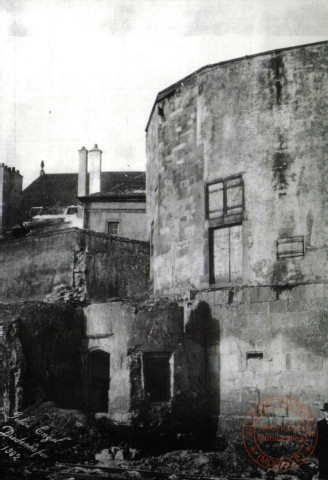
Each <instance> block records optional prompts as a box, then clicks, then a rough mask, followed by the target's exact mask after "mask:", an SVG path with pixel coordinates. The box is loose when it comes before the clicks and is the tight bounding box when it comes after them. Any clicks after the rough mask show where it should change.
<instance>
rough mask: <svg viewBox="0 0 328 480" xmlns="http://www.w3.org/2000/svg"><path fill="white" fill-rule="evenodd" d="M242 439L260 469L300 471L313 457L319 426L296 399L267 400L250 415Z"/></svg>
mask: <svg viewBox="0 0 328 480" xmlns="http://www.w3.org/2000/svg"><path fill="white" fill-rule="evenodd" d="M242 436H243V442H244V446H245V449H246V452H247V453H248V455H249V456H250V457H251V459H252V460H254V462H256V463H257V464H258V465H259V466H260V467H262V468H266V469H268V470H273V471H276V472H286V471H288V470H292V469H294V468H298V467H300V466H301V465H302V464H303V463H305V462H306V461H307V460H308V458H310V457H311V455H312V454H313V452H314V449H315V447H316V443H317V437H318V431H317V422H316V419H315V417H314V415H313V414H312V412H311V411H310V409H309V408H308V407H307V406H306V405H305V404H304V403H302V402H300V401H299V400H297V399H296V398H292V397H287V396H273V397H267V398H265V399H263V400H261V401H260V402H258V403H257V404H256V405H254V407H252V408H251V409H250V410H249V412H248V413H247V415H246V417H245V420H244V423H243V428H242Z"/></svg>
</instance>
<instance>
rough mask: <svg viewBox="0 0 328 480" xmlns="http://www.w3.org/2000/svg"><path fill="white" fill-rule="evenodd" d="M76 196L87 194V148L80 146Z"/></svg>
mask: <svg viewBox="0 0 328 480" xmlns="http://www.w3.org/2000/svg"><path fill="white" fill-rule="evenodd" d="M77 195H78V197H84V196H85V195H88V150H86V149H85V147H82V148H81V150H79V177H78V187H77Z"/></svg>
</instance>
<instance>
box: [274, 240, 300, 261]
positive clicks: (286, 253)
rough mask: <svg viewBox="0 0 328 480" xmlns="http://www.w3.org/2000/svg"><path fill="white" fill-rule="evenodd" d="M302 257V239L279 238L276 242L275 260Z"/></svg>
mask: <svg viewBox="0 0 328 480" xmlns="http://www.w3.org/2000/svg"><path fill="white" fill-rule="evenodd" d="M303 255H304V237H286V238H279V239H278V241H277V258H278V259H280V258H286V257H301V256H303Z"/></svg>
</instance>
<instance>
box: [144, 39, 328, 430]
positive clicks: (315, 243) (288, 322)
mask: <svg viewBox="0 0 328 480" xmlns="http://www.w3.org/2000/svg"><path fill="white" fill-rule="evenodd" d="M327 49H328V44H327V42H325V43H320V44H314V45H309V46H303V47H296V48H291V49H286V50H282V51H275V52H271V53H270V52H269V53H265V54H261V55H257V56H254V57H251V58H244V59H240V60H236V61H231V62H223V63H222V64H217V65H213V66H209V67H205V68H204V69H202V70H201V71H199V72H198V73H195V74H193V75H191V76H189V77H187V78H185V79H183V80H182V81H181V82H178V83H177V84H175V85H173V86H172V87H169V88H168V89H167V90H166V91H163V92H161V93H160V94H159V96H158V99H157V105H156V106H155V107H156V108H155V109H154V110H153V113H152V115H151V118H150V122H149V125H148V131H147V179H148V186H147V208H148V215H149V226H148V228H149V231H151V230H152V231H153V239H154V242H153V249H152V250H153V254H152V256H151V281H152V286H153V290H154V294H155V295H156V296H162V295H169V296H170V297H171V298H175V297H180V298H184V297H186V298H189V300H188V301H191V302H192V299H193V298H196V299H203V300H204V301H205V302H206V303H207V305H208V306H209V308H210V311H211V315H212V318H213V321H214V323H215V322H216V328H215V330H216V331H217V335H219V338H220V339H219V340H218V341H216V342H214V344H213V345H212V346H210V347H209V348H208V349H207V354H208V355H207V362H208V380H209V388H210V394H209V398H210V399H211V411H212V413H213V414H216V415H219V416H220V421H221V424H220V425H221V429H222V431H227V430H229V428H230V427H231V428H234V427H233V425H232V423H233V422H234V419H236V422H237V423H236V424H238V428H239V427H240V418H242V415H244V414H245V413H246V411H247V408H248V407H250V406H251V405H254V403H257V401H259V400H260V399H263V398H264V397H265V396H269V395H275V394H279V395H292V396H295V397H297V398H299V399H300V400H302V401H304V402H305V403H307V404H308V405H309V407H310V408H312V409H313V411H314V413H315V415H319V410H318V408H319V405H322V403H323V401H324V400H325V395H326V392H327V378H326V374H325V372H326V370H327V318H326V316H325V300H326V299H327V292H326V291H325V290H324V288H325V286H324V282H326V268H327V260H326V246H327V245H326V243H327V242H326V238H327V237H326V231H325V225H326V220H325V212H326V207H325V203H326V201H327V192H326V190H325V179H326V176H327V167H326V166H327V165H328V162H327V157H326V152H327V150H326V148H325V146H326V144H327V128H326V125H327V120H326V108H327V94H328V91H327V88H326V84H327V69H326V58H327ZM236 175H240V176H241V177H242V179H243V184H244V206H243V212H242V215H241V218H239V219H238V220H236V222H237V223H240V224H241V229H242V260H241V262H240V270H241V279H240V280H238V281H231V282H228V281H222V283H211V278H210V258H211V253H210V250H211V244H210V229H211V227H213V223H212V224H211V222H210V221H209V220H208V219H207V205H206V189H205V187H206V184H207V183H208V182H212V181H214V180H217V179H226V178H227V177H231V176H236ZM298 236H299V237H303V238H304V246H305V252H304V255H303V256H295V257H290V258H288V257H286V258H280V259H278V256H277V240H278V239H279V238H285V237H298ZM226 255H227V251H226V250H222V252H221V258H222V259H224V258H225V257H226ZM218 256H219V255H218ZM190 299H191V300H190ZM188 301H187V303H188ZM188 308H189V307H188V305H187V306H186V311H188ZM252 354H253V356H252ZM261 354H263V357H262V358H261ZM248 356H249V358H248ZM237 417H239V418H237ZM229 422H230V424H229Z"/></svg>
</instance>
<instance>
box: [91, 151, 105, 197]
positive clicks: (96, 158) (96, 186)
mask: <svg viewBox="0 0 328 480" xmlns="http://www.w3.org/2000/svg"><path fill="white" fill-rule="evenodd" d="M101 154H102V151H101V150H99V148H98V145H97V144H95V146H94V147H93V149H92V150H90V151H89V156H88V160H89V172H90V173H89V195H92V194H93V193H98V192H100V191H101V181H100V177H101Z"/></svg>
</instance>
